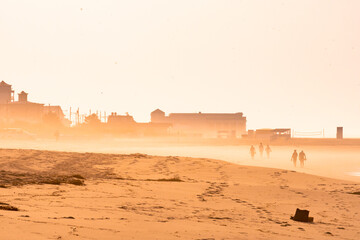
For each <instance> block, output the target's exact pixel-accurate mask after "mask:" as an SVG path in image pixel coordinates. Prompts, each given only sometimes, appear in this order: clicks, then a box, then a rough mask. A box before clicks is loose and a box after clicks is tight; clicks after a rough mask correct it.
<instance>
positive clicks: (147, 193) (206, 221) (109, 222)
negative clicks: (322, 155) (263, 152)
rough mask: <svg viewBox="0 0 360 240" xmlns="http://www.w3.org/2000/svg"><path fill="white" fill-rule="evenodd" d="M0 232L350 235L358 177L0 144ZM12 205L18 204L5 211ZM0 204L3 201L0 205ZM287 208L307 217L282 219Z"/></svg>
mask: <svg viewBox="0 0 360 240" xmlns="http://www.w3.org/2000/svg"><path fill="white" fill-rule="evenodd" d="M0 156H1V157H0V186H1V188H0V191H1V195H0V202H1V204H0V208H1V210H0V220H1V225H0V234H1V236H2V237H1V238H2V239H358V236H359V233H360V230H359V229H360V216H359V212H360V211H359V210H360V206H359V204H358V203H359V200H360V196H359V195H357V194H350V193H354V192H359V191H360V185H359V184H358V183H355V182H350V181H343V180H334V179H330V178H325V177H319V176H314V175H308V174H305V173H297V172H295V171H289V170H279V169H271V168H261V167H250V166H241V165H236V164H232V163H227V162H223V161H219V160H212V159H203V158H185V157H173V156H169V157H164V156H161V157H159V156H150V155H144V154H130V155H120V154H99V153H75V152H54V151H40V150H20V149H19V150H15V149H1V150H0ZM2 206H13V207H14V208H17V209H18V211H9V210H5V209H6V207H2ZM4 208H5V209H4ZM296 208H301V209H308V210H310V216H312V217H314V223H302V222H296V221H293V220H290V216H292V215H294V213H295V210H296Z"/></svg>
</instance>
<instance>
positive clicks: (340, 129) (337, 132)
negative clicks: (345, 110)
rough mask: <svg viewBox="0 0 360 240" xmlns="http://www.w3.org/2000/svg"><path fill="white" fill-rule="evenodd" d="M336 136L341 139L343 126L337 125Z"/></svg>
mask: <svg viewBox="0 0 360 240" xmlns="http://www.w3.org/2000/svg"><path fill="white" fill-rule="evenodd" d="M336 138H337V139H343V127H337V129H336Z"/></svg>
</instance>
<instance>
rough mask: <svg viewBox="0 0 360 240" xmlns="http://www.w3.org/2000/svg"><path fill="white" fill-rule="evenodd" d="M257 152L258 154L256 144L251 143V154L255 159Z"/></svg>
mask: <svg viewBox="0 0 360 240" xmlns="http://www.w3.org/2000/svg"><path fill="white" fill-rule="evenodd" d="M255 154H256V150H255V148H254V146H253V145H251V147H250V155H251V158H252V159H254V157H255Z"/></svg>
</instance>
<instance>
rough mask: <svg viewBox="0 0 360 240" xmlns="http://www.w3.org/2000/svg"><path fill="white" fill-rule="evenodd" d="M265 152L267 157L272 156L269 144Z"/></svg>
mask: <svg viewBox="0 0 360 240" xmlns="http://www.w3.org/2000/svg"><path fill="white" fill-rule="evenodd" d="M265 152H266V156H267V158H268V159H269V158H270V153H271V148H270V146H269V145H266V148H265Z"/></svg>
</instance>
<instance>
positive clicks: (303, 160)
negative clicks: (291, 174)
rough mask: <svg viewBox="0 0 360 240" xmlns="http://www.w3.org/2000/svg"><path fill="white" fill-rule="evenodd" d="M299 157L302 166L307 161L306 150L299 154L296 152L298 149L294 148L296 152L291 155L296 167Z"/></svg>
mask: <svg viewBox="0 0 360 240" xmlns="http://www.w3.org/2000/svg"><path fill="white" fill-rule="evenodd" d="M298 157H299V162H300V166H301V167H304V163H305V161H306V155H305V153H304V151H302V150H301V152H300V153H299V154H298V153H297V152H296V150H294V152H293V154H292V156H291V161H292V162H293V163H294V166H295V167H296V162H297V159H298Z"/></svg>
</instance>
